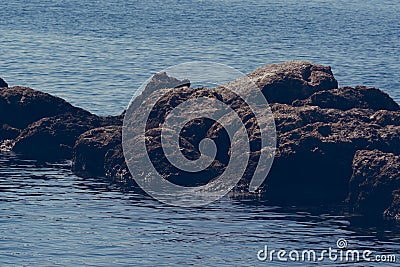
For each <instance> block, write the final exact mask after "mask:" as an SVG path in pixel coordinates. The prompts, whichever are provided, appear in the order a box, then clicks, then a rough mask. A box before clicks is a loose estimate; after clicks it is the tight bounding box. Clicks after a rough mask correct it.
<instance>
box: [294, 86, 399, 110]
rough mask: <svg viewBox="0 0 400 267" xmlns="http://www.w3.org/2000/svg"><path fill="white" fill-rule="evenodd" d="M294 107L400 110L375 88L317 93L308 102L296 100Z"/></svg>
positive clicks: (360, 87) (386, 95)
mask: <svg viewBox="0 0 400 267" xmlns="http://www.w3.org/2000/svg"><path fill="white" fill-rule="evenodd" d="M293 104H294V105H301V104H303V105H304V104H306V105H313V106H319V107H321V108H336V109H340V110H349V109H353V108H363V109H373V110H381V109H384V110H399V109H400V107H399V105H398V104H397V103H396V102H395V101H394V100H393V99H392V98H391V97H390V96H389V95H388V94H386V93H384V92H382V91H381V90H379V89H377V88H373V87H366V86H356V87H355V88H352V87H342V88H339V89H335V90H327V91H320V92H316V93H314V94H313V95H311V96H310V97H309V98H308V99H306V100H303V101H301V100H296V101H295V103H293Z"/></svg>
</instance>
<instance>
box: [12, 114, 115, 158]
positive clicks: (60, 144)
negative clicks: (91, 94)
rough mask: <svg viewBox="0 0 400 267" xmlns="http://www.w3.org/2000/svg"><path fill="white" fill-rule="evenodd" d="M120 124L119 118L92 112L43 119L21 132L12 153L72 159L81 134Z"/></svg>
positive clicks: (34, 156)
mask: <svg viewBox="0 0 400 267" xmlns="http://www.w3.org/2000/svg"><path fill="white" fill-rule="evenodd" d="M117 123H118V119H117V118H112V117H98V116H96V115H93V114H90V113H89V112H76V113H75V114H71V113H66V114H61V115H57V116H53V117H47V118H43V119H40V120H39V121H37V122H34V123H32V124H30V125H29V126H28V127H27V128H25V129H24V130H23V131H22V132H21V133H20V135H19V136H18V137H17V138H16V139H15V142H14V146H13V148H12V150H13V151H14V152H16V153H20V154H24V155H26V156H29V157H32V158H35V159H46V160H59V159H70V158H71V157H72V149H73V147H74V145H75V141H76V140H77V139H78V137H79V135H81V134H82V133H84V132H86V131H88V130H90V129H93V128H96V127H101V126H105V125H110V124H117Z"/></svg>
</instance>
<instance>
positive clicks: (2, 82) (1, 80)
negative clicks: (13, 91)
mask: <svg viewBox="0 0 400 267" xmlns="http://www.w3.org/2000/svg"><path fill="white" fill-rule="evenodd" d="M0 87H8V84H7V83H6V81H5V80H3V79H2V78H0Z"/></svg>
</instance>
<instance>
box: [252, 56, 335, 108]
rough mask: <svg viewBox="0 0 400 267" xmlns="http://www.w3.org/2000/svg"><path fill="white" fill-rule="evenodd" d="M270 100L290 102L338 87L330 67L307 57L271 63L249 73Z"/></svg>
mask: <svg viewBox="0 0 400 267" xmlns="http://www.w3.org/2000/svg"><path fill="white" fill-rule="evenodd" d="M248 77H249V78H250V79H252V80H253V81H254V82H255V83H256V84H257V85H258V86H259V87H260V89H261V90H262V92H263V94H264V96H265V97H266V99H267V100H268V102H269V103H283V104H291V103H292V102H293V101H295V100H298V99H305V98H307V97H309V96H311V95H312V94H313V93H315V92H318V91H321V90H329V89H334V88H337V87H338V83H337V81H336V79H335V78H334V77H333V73H332V71H331V68H330V67H326V66H322V65H316V64H313V63H311V62H308V61H289V62H285V63H281V64H271V65H267V66H264V67H261V68H258V69H256V70H255V71H253V72H251V73H250V74H248Z"/></svg>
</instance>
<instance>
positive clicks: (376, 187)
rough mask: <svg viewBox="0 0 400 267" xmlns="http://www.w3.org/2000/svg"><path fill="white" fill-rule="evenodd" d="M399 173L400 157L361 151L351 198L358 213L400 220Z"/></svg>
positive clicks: (354, 165) (358, 156)
mask: <svg viewBox="0 0 400 267" xmlns="http://www.w3.org/2000/svg"><path fill="white" fill-rule="evenodd" d="M398 144H399V143H398ZM399 170H400V156H399V155H395V154H393V153H384V152H381V151H379V150H360V151H357V153H356V154H355V156H354V160H353V174H352V176H351V180H350V192H349V196H348V201H349V203H351V204H352V206H353V207H354V209H355V211H356V212H360V213H362V214H364V215H368V216H374V217H381V216H382V215H383V214H384V215H385V216H386V217H390V218H397V219H400V201H399V200H400V199H399V193H400V172H399Z"/></svg>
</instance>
